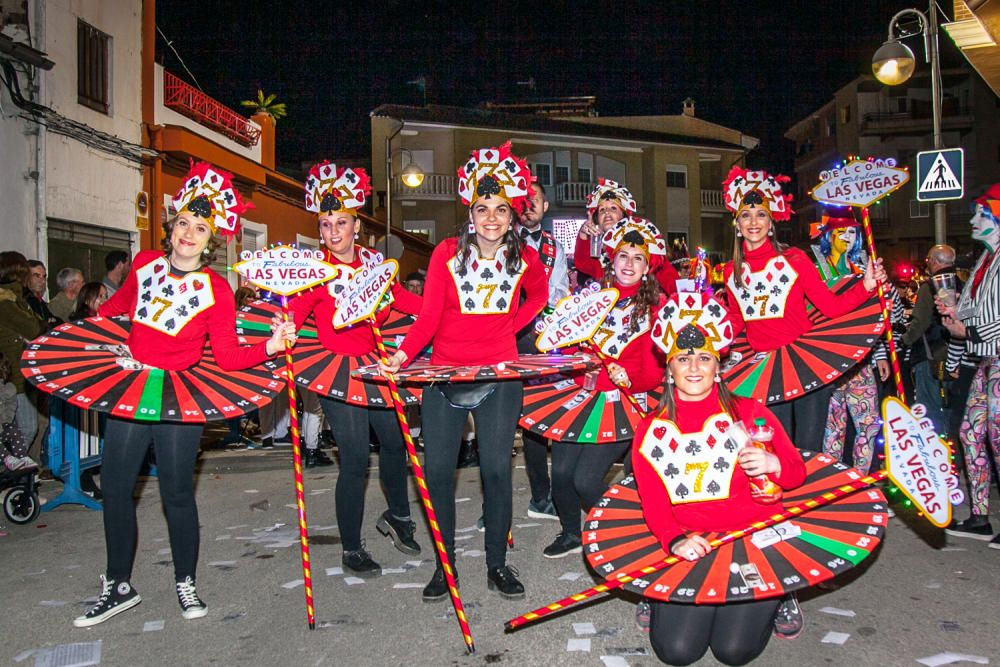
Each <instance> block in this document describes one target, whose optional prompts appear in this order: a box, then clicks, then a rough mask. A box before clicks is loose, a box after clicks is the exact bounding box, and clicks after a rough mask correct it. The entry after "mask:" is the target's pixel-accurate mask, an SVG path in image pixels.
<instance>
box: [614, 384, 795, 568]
mask: <svg viewBox="0 0 1000 667" xmlns="http://www.w3.org/2000/svg"><path fill="white" fill-rule="evenodd" d="M674 399H675V400H676V405H677V420H676V422H675V424H676V426H677V428H678V429H679V431H680V432H681V433H683V434H694V433H699V432H700V431H701V430H702V428H703V427H704V425H705V423H706V420H708V418H709V417H711V416H713V415H716V414H718V413H721V412H723V409H722V405H721V404H720V403H719V393H718V389H716V388H713V389H712V393H711V394H709V396H707V397H706V398H704V399H702V400H700V401H693V402H689V401H684V400H681V399H679V398H678V395H677V393H676V390H675V393H674ZM735 406H736V412H737V414H736V415H735V419H737V420H742V421H743V424H744V425H745V426H747V427H748V428H749V426H750V425H751V424H753V421H754V419H756V418H757V417H763V418H764V419H765V420H766V421H767V424H768V425H769V426H770V427H771V428H773V429H774V438H773V440H772V441H771V444H772V446H773V447H774V454H775V455H776V456H777V457H778V459H779V460H780V461H781V474H779V475H768V477H769V478H770V479H771V480H772V481H773V482H775V483H777V484H778V486H780V487H781V488H783V489H794V488H795V487H797V486H800V485H801V484H802V482H804V481H805V478H806V467H805V464H804V463H803V462H802V456H801V455H800V454H799V451H798V450H797V449H796V448H795V446H794V445H793V444H792V441H791V440H789V439H788V436H787V435H786V434H785V431H784V429H782V428H781V423H780V422H778V420H777V419H776V418H775V416H774V415H773V414H772V413H771V411H770V410H768V409H767V408H766V407H764V406H763V405H762V404H761V403H758V402H757V401H754V400H752V399H749V398H739V397H736V398H735ZM656 417H657V415H656V414H651V415H649V416H648V417H647V418H646V419H644V420H643V421H642V423H640V424H639V427H638V428H637V429H636V432H635V438H634V439H633V441H632V467H633V470H634V471H635V481H636V485H637V487H638V489H639V499H640V501H641V502H642V514H643V517H644V518H645V520H646V525H647V526H649V530H650V531H651V532H652V533H653V535H655V536H656V538H657V539H658V540H659V541H660V545H661V546H662V547H663V549H664V550H665V551H667V552H668V553H669V547H670V543H671V542H672V541H673V540H674V539H676V538H677V537H679V536H680V535H682V534H684V533H685V532H687V531H697V532H702V531H705V532H708V531H729V530H735V529H738V528H742V527H743V526H746V525H748V524H750V523H753V522H754V521H760V520H763V519H767V518H768V517H770V516H771V515H772V514H774V513H775V511H776V510H775V506H774V505H763V504H761V503H758V502H756V501H754V500H753V499H752V498H751V497H750V478H749V477H747V475H746V473H745V472H743V469H742V468H740V466H739V464H737V463H735V462H734V463H733V473H732V481H731V483H730V489H729V497H728V498H724V499H719V500H705V501H701V502H689V503H683V504H672V503H671V500H670V496H669V494H668V493H667V490H666V488H665V487H664V482H663V479H662V478H661V477H660V475H659V474H658V473H657V472H656V470H655V469H654V468H653V466H652V464H651V463H650V462H649V460H648V459H647V458H646V457H645V456H644V455H643V454H642V453H641V452H640V448H641V445H642V442H643V439H644V438H645V437H646V432H647V431H648V430H649V426H650V424H651V423H652V422H653V420H654V419H655V418H656ZM666 455H667V461H662V460H661V461H659V463H658V465H660V466H665V465H667V464H668V463H669V460H670V454H669V453H666ZM681 467H683V466H681Z"/></svg>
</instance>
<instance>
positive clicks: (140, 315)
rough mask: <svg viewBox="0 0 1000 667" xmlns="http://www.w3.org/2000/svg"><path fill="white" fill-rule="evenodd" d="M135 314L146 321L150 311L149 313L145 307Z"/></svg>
mask: <svg viewBox="0 0 1000 667" xmlns="http://www.w3.org/2000/svg"><path fill="white" fill-rule="evenodd" d="M135 314H136V315H138V316H139V317H141V318H143V319H146V316H147V315H149V311H147V310H146V307H145V306H143V307H142V308H140V309H139V310H137V311H135Z"/></svg>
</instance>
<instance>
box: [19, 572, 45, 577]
mask: <svg viewBox="0 0 1000 667" xmlns="http://www.w3.org/2000/svg"><path fill="white" fill-rule="evenodd" d="M40 574H45V570H39V571H38V572H25V573H24V576H26V577H37V576H38V575H40Z"/></svg>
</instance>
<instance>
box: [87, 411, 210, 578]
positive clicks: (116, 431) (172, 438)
mask: <svg viewBox="0 0 1000 667" xmlns="http://www.w3.org/2000/svg"><path fill="white" fill-rule="evenodd" d="M204 428H205V427H204V424H167V423H165V424H160V423H156V424H148V423H142V422H134V421H128V420H124V419H116V418H114V417H112V418H110V419H108V423H107V427H106V429H105V432H104V457H103V461H102V463H101V489H102V492H103V494H104V541H105V544H106V548H107V551H108V569H107V573H106V574H107V577H108V578H109V579H112V580H114V581H128V580H129V579H130V578H131V577H132V564H133V563H134V561H135V545H136V536H137V527H136V520H135V499H134V498H133V492H134V491H135V482H136V479H137V478H138V477H139V471H140V470H141V469H142V464H143V463H144V462H145V460H146V454H147V452H148V451H149V446H150V445H152V446H153V451H154V452H156V470H157V473H158V475H159V485H160V500H161V501H162V503H163V513H164V514H165V515H166V517H167V532H168V534H169V535H170V551H171V553H172V554H173V559H174V578H175V580H176V581H181V580H183V579H184V577H191V578H192V579H194V578H195V572H196V570H197V567H198V547H199V534H198V506H197V505H196V504H195V501H194V466H195V462H196V461H197V460H198V445H199V443H200V442H201V433H202V431H203V430H204Z"/></svg>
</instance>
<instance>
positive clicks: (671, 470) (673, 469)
mask: <svg viewBox="0 0 1000 667" xmlns="http://www.w3.org/2000/svg"><path fill="white" fill-rule="evenodd" d="M663 474H664V475H666V476H667V477H669V478H670V479H673V478H674V477H676V476H677V475H679V474H681V471H680V470H678V469H677V466H675V465H674V464H673V463H671V464H669V465H667V467H666V468H664V469H663Z"/></svg>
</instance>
